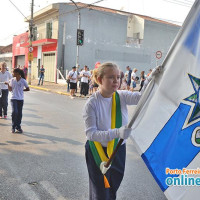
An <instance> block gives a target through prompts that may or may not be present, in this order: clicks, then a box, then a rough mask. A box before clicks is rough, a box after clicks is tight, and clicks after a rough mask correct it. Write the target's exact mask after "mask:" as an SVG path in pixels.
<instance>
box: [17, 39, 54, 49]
mask: <svg viewBox="0 0 200 200" xmlns="http://www.w3.org/2000/svg"><path fill="white" fill-rule="evenodd" d="M57 41H58V40H57V39H47V38H46V39H42V40H36V41H33V42H32V46H33V47H35V46H43V45H47V44H53V43H57ZM29 45H30V43H29V42H28V43H24V44H20V47H29Z"/></svg>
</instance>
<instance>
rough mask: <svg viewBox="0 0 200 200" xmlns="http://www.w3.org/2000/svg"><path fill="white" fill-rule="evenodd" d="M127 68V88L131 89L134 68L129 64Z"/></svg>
mask: <svg viewBox="0 0 200 200" xmlns="http://www.w3.org/2000/svg"><path fill="white" fill-rule="evenodd" d="M126 70H127V71H126V82H127V90H130V85H131V74H132V70H131V68H130V67H129V66H127V67H126Z"/></svg>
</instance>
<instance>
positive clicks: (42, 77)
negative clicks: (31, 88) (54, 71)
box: [38, 65, 45, 85]
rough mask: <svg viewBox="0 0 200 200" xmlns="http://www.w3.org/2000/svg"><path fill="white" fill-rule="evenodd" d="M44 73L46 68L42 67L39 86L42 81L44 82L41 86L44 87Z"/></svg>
mask: <svg viewBox="0 0 200 200" xmlns="http://www.w3.org/2000/svg"><path fill="white" fill-rule="evenodd" d="M44 73H45V69H44V66H43V65H42V66H41V68H40V77H39V82H38V85H40V81H41V80H42V82H41V85H43V81H44Z"/></svg>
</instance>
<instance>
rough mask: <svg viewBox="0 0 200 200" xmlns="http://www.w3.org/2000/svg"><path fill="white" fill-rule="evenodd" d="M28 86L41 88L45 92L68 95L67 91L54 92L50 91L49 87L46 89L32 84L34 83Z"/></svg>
mask: <svg viewBox="0 0 200 200" xmlns="http://www.w3.org/2000/svg"><path fill="white" fill-rule="evenodd" d="M29 87H30V88H34V89H38V90H43V91H46V92H53V93H57V94H60V95H66V96H70V93H67V92H59V91H58V92H55V91H52V90H50V89H47V88H42V87H38V86H34V85H29Z"/></svg>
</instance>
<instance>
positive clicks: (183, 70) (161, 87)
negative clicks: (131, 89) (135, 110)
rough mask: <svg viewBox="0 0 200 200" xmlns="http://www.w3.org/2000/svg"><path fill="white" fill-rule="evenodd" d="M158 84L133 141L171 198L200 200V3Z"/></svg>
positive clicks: (147, 104)
mask: <svg viewBox="0 0 200 200" xmlns="http://www.w3.org/2000/svg"><path fill="white" fill-rule="evenodd" d="M154 81H155V82H154V86H153V88H147V91H145V93H147V92H149V91H148V90H150V89H151V92H149V93H150V94H149V96H148V98H147V100H146V102H145V103H144V105H143V106H142V108H141V110H140V112H139V115H138V116H137V118H136V120H135V122H134V124H133V126H132V128H133V138H134V140H135V142H136V144H137V145H138V149H139V152H140V153H141V157H142V158H143V160H144V162H145V163H146V165H147V167H148V169H149V170H150V172H151V173H152V175H153V177H154V178H155V180H156V182H157V183H158V185H159V186H160V188H161V190H162V191H163V192H164V193H165V195H166V197H167V198H168V199H173V200H177V199H181V200H182V199H184V200H188V199H192V200H197V199H200V153H199V152H200V1H199V0H197V1H196V2H195V3H194V5H193V7H192V9H191V11H190V13H189V14H188V17H187V18H186V21H185V23H184V24H183V26H182V28H181V30H180V32H179V35H178V36H177V38H176V40H175V42H174V44H173V45H172V48H171V49H170V51H169V53H168V55H167V57H166V59H165V61H164V63H163V72H162V73H161V74H159V75H158V76H157V77H155V80H154ZM145 93H144V95H145ZM192 170H193V171H192Z"/></svg>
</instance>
